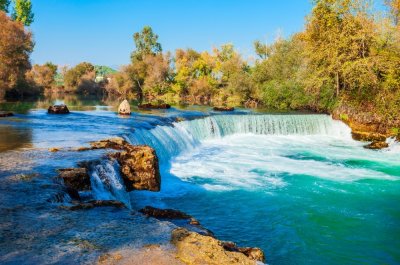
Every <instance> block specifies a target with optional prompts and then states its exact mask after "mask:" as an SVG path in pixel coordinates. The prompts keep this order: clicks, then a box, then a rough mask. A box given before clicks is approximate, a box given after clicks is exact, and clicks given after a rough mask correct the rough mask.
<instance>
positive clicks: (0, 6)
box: [0, 0, 10, 13]
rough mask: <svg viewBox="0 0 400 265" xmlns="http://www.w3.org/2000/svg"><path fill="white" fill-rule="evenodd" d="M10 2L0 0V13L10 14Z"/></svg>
mask: <svg viewBox="0 0 400 265" xmlns="http://www.w3.org/2000/svg"><path fill="white" fill-rule="evenodd" d="M9 6H10V0H0V11H4V12H6V13H7V12H8V8H9Z"/></svg>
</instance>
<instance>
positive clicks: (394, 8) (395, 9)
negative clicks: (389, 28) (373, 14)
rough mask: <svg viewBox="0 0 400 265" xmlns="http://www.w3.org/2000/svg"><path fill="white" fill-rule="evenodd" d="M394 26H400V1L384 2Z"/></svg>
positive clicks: (388, 0) (387, 0) (386, 0)
mask: <svg viewBox="0 0 400 265" xmlns="http://www.w3.org/2000/svg"><path fill="white" fill-rule="evenodd" d="M385 4H386V5H387V6H388V7H389V9H390V14H391V16H392V19H393V22H394V24H395V25H399V24H400V0H385Z"/></svg>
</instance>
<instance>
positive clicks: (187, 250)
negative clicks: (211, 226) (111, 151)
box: [171, 228, 264, 265]
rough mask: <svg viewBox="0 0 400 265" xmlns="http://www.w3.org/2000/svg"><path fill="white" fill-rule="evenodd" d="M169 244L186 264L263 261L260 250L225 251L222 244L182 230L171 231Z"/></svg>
mask: <svg viewBox="0 0 400 265" xmlns="http://www.w3.org/2000/svg"><path fill="white" fill-rule="evenodd" d="M171 242H172V244H173V245H175V247H176V256H177V257H178V258H179V259H180V260H182V261H183V262H184V263H186V264H215V265H217V264H218V265H219V264H244V265H247V264H248V265H250V264H251V265H254V264H256V261H264V255H263V253H262V251H261V250H259V252H258V251H256V250H255V249H254V250H253V251H252V250H250V248H249V249H247V248H246V249H243V252H240V251H237V249H236V248H234V249H232V250H227V249H226V247H224V242H222V241H220V240H218V239H215V238H213V237H210V236H203V235H200V234H198V233H195V232H190V231H188V230H187V229H184V228H177V229H175V230H173V231H172V235H171ZM225 245H226V244H225ZM245 253H247V254H248V255H249V256H246V255H245ZM261 253H262V254H261Z"/></svg>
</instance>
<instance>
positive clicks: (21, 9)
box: [11, 0, 34, 27]
mask: <svg viewBox="0 0 400 265" xmlns="http://www.w3.org/2000/svg"><path fill="white" fill-rule="evenodd" d="M13 1H14V10H13V13H12V15H11V17H12V18H13V20H15V21H20V22H22V24H24V25H25V26H28V27H29V26H30V25H31V24H32V22H33V18H34V14H33V12H32V3H31V0H13Z"/></svg>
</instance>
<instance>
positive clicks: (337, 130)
mask: <svg viewBox="0 0 400 265" xmlns="http://www.w3.org/2000/svg"><path fill="white" fill-rule="evenodd" d="M233 134H259V135H329V136H335V137H344V138H349V137H350V128H348V127H347V126H346V125H345V124H344V123H342V122H340V121H335V120H333V119H332V118H331V117H330V116H328V115H311V114H310V115H218V116H210V117H206V118H202V119H195V120H188V121H183V122H174V123H172V124H171V125H169V126H157V127H155V128H153V129H151V130H147V129H137V130H136V131H135V132H134V133H133V134H132V135H130V136H128V138H129V140H130V141H131V142H132V143H133V144H147V145H150V146H151V147H153V148H154V149H155V150H156V152H157V155H158V156H159V158H160V160H161V161H162V162H167V161H168V160H169V159H170V158H172V157H174V156H176V155H178V154H179V153H181V152H182V151H190V150H192V149H193V148H195V147H196V146H198V145H199V143H200V141H202V140H207V139H215V138H222V137H224V136H228V135H233Z"/></svg>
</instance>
